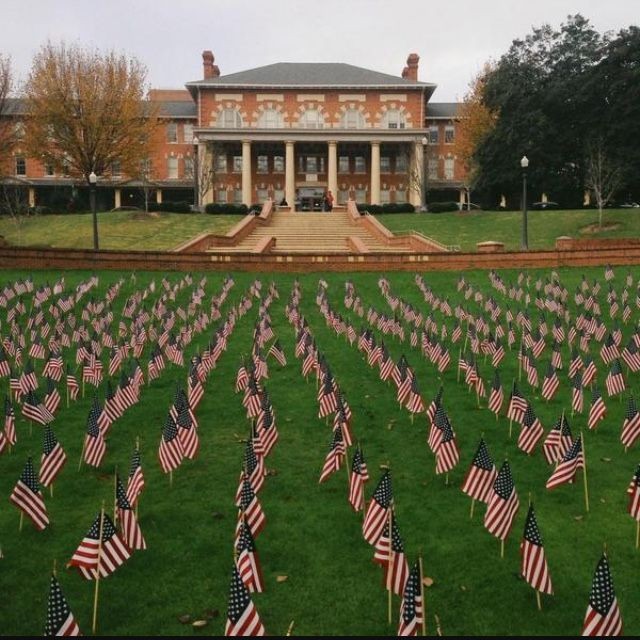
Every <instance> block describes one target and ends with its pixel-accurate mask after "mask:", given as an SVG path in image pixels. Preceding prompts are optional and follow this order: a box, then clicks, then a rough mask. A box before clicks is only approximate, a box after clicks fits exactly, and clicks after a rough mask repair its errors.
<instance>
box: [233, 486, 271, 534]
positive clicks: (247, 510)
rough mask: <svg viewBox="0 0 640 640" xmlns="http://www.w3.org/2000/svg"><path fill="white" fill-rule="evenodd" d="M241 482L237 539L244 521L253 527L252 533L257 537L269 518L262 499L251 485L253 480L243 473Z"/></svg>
mask: <svg viewBox="0 0 640 640" xmlns="http://www.w3.org/2000/svg"><path fill="white" fill-rule="evenodd" d="M240 482H241V488H240V495H239V500H238V501H237V505H238V507H239V511H238V522H237V525H236V539H237V538H238V536H239V535H240V531H241V528H242V527H241V525H242V524H243V523H245V524H246V525H247V526H248V527H249V528H250V529H251V535H253V537H254V538H257V537H258V535H259V534H260V532H261V531H262V529H264V526H265V524H266V522H267V518H266V516H265V515H264V511H263V510H262V506H261V505H260V501H259V500H258V497H257V496H256V493H255V491H254V490H253V487H252V486H251V481H250V480H249V478H248V477H247V476H246V474H243V475H242V478H241V481H240Z"/></svg>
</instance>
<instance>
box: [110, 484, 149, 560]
mask: <svg viewBox="0 0 640 640" xmlns="http://www.w3.org/2000/svg"><path fill="white" fill-rule="evenodd" d="M116 505H117V514H118V522H119V523H120V530H121V531H122V539H123V540H124V542H125V544H126V545H127V546H128V547H129V549H131V550H133V549H146V548H147V543H146V542H145V539H144V536H143V535H142V531H141V529H140V525H139V524H138V519H137V518H136V514H135V512H134V510H133V507H132V505H131V503H130V502H129V500H128V499H127V493H126V491H125V489H124V485H123V484H122V482H121V481H120V478H119V477H117V476H116Z"/></svg>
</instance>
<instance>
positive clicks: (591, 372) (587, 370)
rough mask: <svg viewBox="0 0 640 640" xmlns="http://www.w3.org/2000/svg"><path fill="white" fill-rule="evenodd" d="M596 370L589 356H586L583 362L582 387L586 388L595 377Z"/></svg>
mask: <svg viewBox="0 0 640 640" xmlns="http://www.w3.org/2000/svg"><path fill="white" fill-rule="evenodd" d="M597 373H598V369H597V368H596V364H595V362H594V361H593V358H592V357H591V356H587V357H586V358H585V361H584V371H583V372H582V386H583V387H588V386H589V385H590V384H591V382H592V381H593V379H594V378H595V377H596V374H597Z"/></svg>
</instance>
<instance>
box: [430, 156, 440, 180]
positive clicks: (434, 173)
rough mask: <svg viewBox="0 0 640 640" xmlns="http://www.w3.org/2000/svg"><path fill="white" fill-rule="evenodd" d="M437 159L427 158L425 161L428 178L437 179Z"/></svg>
mask: <svg viewBox="0 0 640 640" xmlns="http://www.w3.org/2000/svg"><path fill="white" fill-rule="evenodd" d="M438 164H439V163H438V159H437V158H429V160H428V161H427V167H428V169H429V180H437V179H438Z"/></svg>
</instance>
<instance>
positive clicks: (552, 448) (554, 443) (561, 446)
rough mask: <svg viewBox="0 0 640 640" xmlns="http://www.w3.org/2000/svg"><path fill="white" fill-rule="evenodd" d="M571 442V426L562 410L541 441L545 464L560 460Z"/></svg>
mask: <svg viewBox="0 0 640 640" xmlns="http://www.w3.org/2000/svg"><path fill="white" fill-rule="evenodd" d="M572 444H573V437H572V435H571V428H570V427H569V422H568V421H567V418H566V416H565V415H564V412H563V413H562V415H561V416H560V418H558V421H557V422H556V424H555V425H554V426H553V428H552V429H551V431H549V433H548V434H547V437H546V438H545V441H544V442H543V443H542V452H543V454H544V457H545V460H546V461H547V464H553V463H554V462H560V461H561V460H562V458H564V456H565V454H566V452H567V451H568V450H569V449H570V448H571V445H572Z"/></svg>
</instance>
